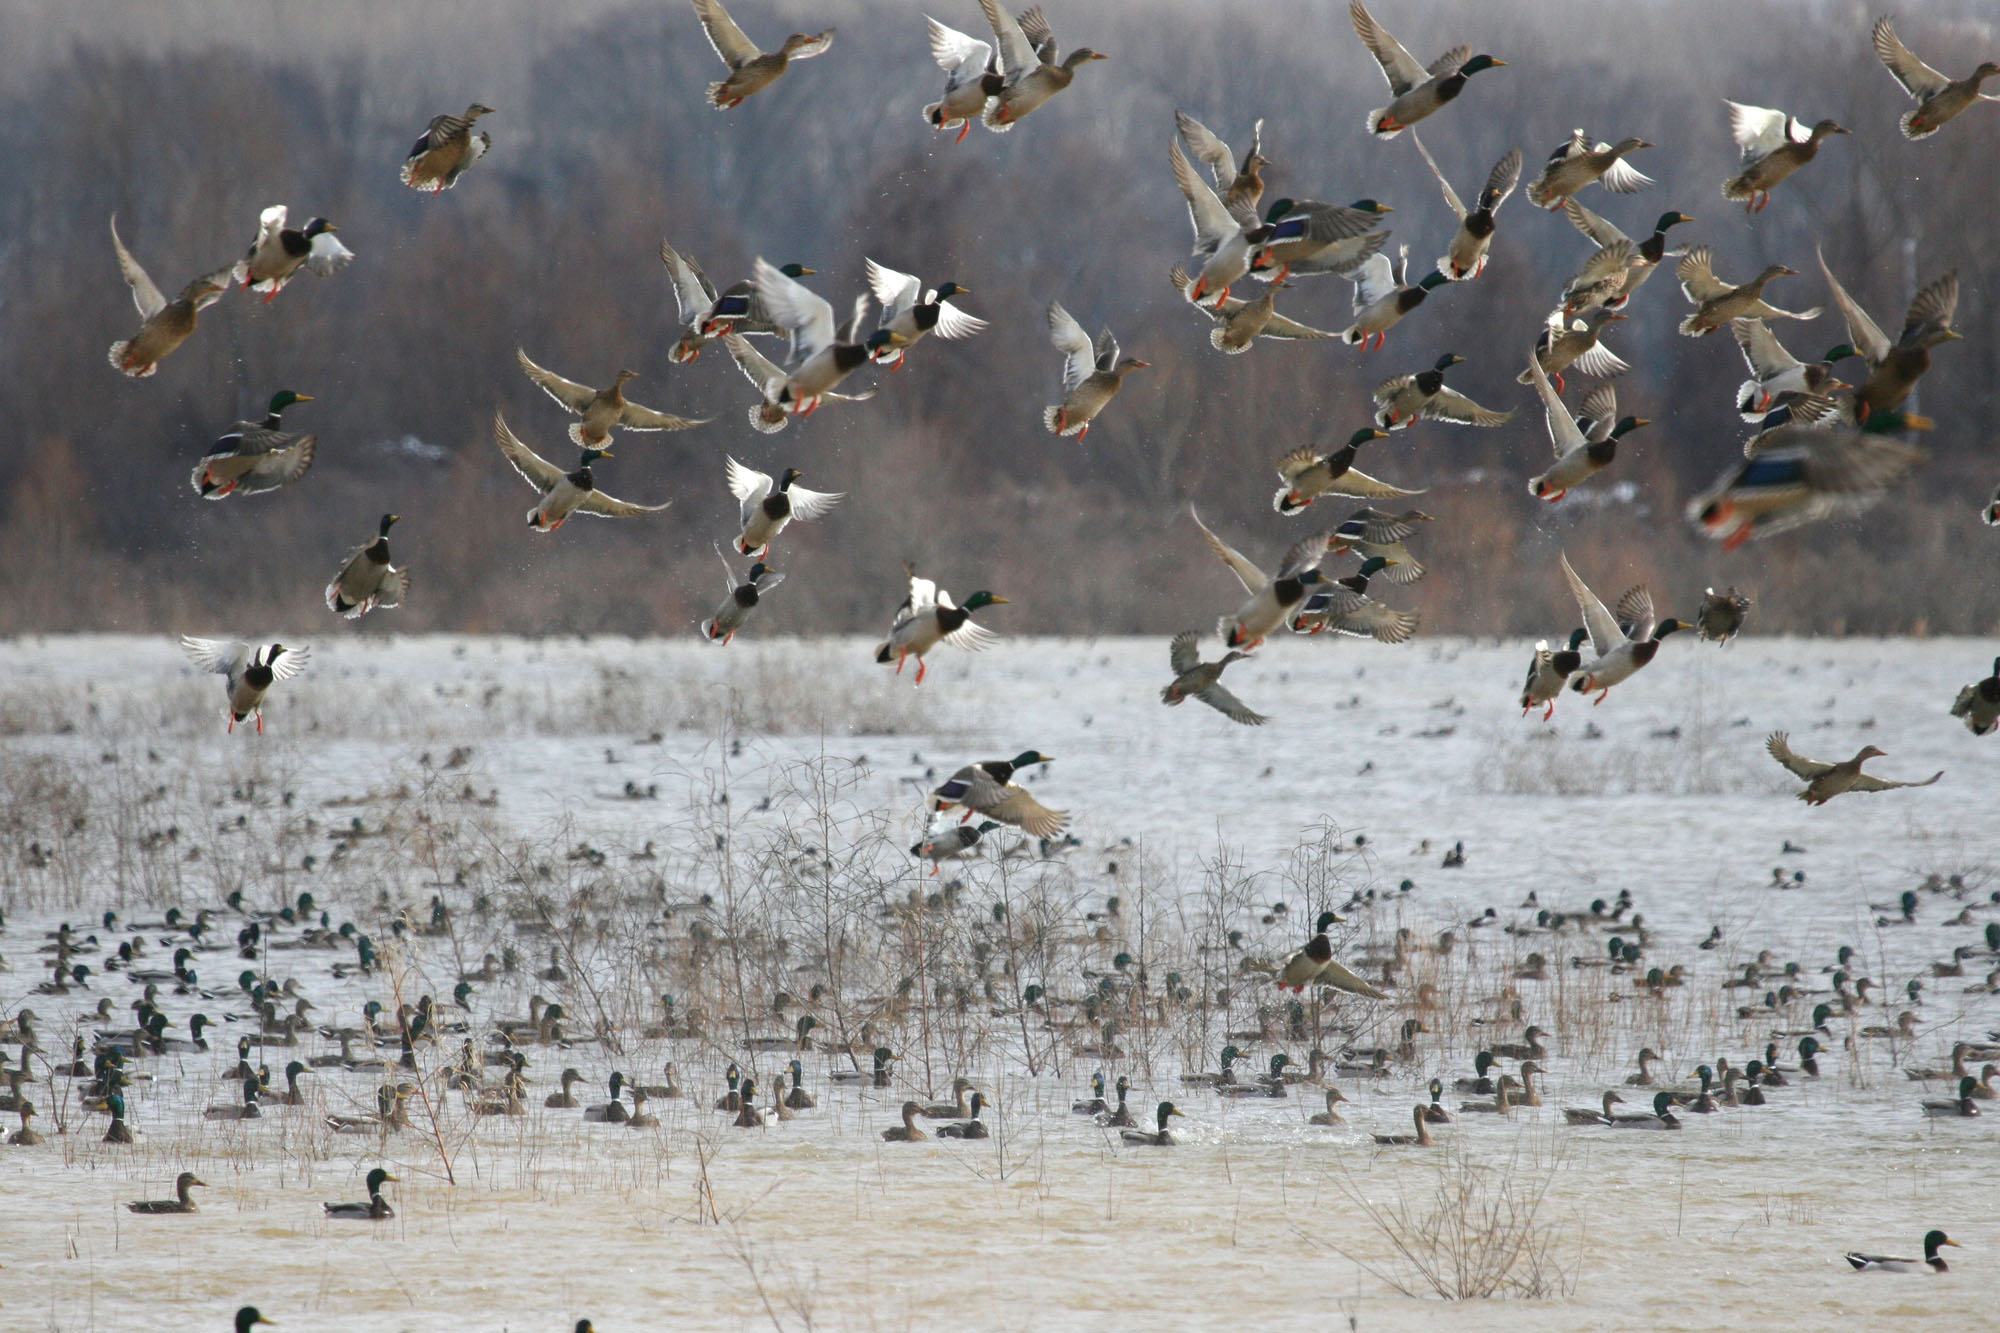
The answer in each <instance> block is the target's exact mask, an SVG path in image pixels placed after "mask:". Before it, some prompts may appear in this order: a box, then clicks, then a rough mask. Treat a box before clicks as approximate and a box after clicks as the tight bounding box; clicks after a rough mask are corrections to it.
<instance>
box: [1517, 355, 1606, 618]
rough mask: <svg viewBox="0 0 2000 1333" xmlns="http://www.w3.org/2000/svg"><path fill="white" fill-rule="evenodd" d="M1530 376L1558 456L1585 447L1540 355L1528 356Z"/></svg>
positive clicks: (1565, 564)
mask: <svg viewBox="0 0 2000 1333" xmlns="http://www.w3.org/2000/svg"><path fill="white" fill-rule="evenodd" d="M1528 376H1529V378H1530V379H1532V380H1533V381H1534V385H1535V392H1536V393H1538V394H1540V395H1541V399H1542V415H1543V417H1544V418H1545V419H1546V420H1547V421H1548V425H1549V443H1550V444H1551V445H1553V446H1555V451H1556V457H1557V458H1561V457H1563V456H1564V455H1566V454H1568V453H1569V451H1570V450H1572V449H1581V448H1583V445H1584V440H1583V432H1582V431H1580V430H1578V429H1577V425H1576V418H1574V417H1572V416H1571V415H1570V414H1569V409H1568V408H1566V407H1564V406H1563V401H1562V399H1561V398H1558V397H1557V396H1556V386H1555V385H1553V384H1551V383H1549V375H1548V372H1547V371H1545V370H1543V369H1542V359H1541V358H1540V357H1538V356H1530V357H1529V358H1528ZM1563 568H1564V570H1568V569H1569V561H1568V559H1567V558H1565V559H1564V560H1563ZM1570 579H1571V584H1572V586H1573V587H1577V588H1580V587H1582V586H1583V585H1582V584H1580V583H1577V582H1576V581H1575V580H1576V576H1575V574H1574V573H1572V574H1571V575H1570ZM1585 591H1586V592H1587V591H1588V589H1585ZM1579 600H1580V599H1579ZM1593 600H1594V599H1593Z"/></svg>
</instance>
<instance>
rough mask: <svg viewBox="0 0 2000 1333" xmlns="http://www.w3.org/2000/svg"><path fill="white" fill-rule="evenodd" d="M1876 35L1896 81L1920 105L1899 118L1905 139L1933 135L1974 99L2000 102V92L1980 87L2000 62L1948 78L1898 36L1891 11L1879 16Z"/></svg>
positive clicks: (1982, 64) (1999, 69) (1879, 50)
mask: <svg viewBox="0 0 2000 1333" xmlns="http://www.w3.org/2000/svg"><path fill="white" fill-rule="evenodd" d="M1873 37H1874V42H1875V54H1876V55H1877V56H1879V57H1880V58H1881V60H1882V63H1883V64H1884V65H1886V66H1887V67H1888V69H1889V72H1890V73H1891V74H1893V75H1895V76H1896V82H1897V83H1900V84H1902V85H1903V91H1904V92H1906V93H1908V94H1909V95H1910V96H1911V97H1914V98H1915V99H1916V101H1917V109H1916V110H1914V111H1905V112H1904V113H1903V115H1902V119H1900V120H1899V121H1897V124H1898V125H1899V126H1901V128H1902V131H1903V137H1904V138H1905V139H1928V138H1930V136H1931V135H1933V134H1936V133H1937V132H1938V131H1939V130H1941V129H1943V128H1944V124H1945V122H1946V121H1948V120H1950V119H1952V117H1954V116H1956V115H1957V114H1958V113H1959V112H1961V111H1963V110H1965V109H1966V108H1967V107H1969V106H1971V105H1972V104H1973V103H1974V102H2000V96H1996V95H1994V94H1993V93H1983V92H1981V91H1979V89H1980V85H1981V84H1983V83H1985V82H1986V80H1988V79H1990V78H1993V77H1995V76H1996V75H2000V64H1996V63H1995V62H1993V61H1991V60H1982V61H1980V62H1979V68H1977V69H1975V70H1973V71H1972V73H1970V74H1968V75H1967V76H1966V77H1964V78H1962V79H1947V78H1946V77H1945V76H1944V75H1942V74H1940V73H1938V72H1937V71H1936V70H1934V69H1932V68H1931V67H1930V66H1929V65H1926V64H1925V63H1924V62H1923V61H1921V60H1919V59H1917V57H1916V56H1915V55H1913V54H1912V53H1911V51H1910V48H1909V47H1907V46H1904V45H1903V43H1902V40H1901V39H1900V38H1898V37H1897V36H1896V25H1895V22H1894V21H1893V20H1892V19H1890V18H1889V16H1888V15H1886V14H1885V15H1883V16H1882V17H1881V18H1879V19H1876V20H1875V31H1874V34H1873Z"/></svg>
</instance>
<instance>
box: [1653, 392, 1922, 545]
mask: <svg viewBox="0 0 2000 1333" xmlns="http://www.w3.org/2000/svg"><path fill="white" fill-rule="evenodd" d="M1930 426H1931V422H1930V419H1929V418H1928V417H1919V416H1914V415H1910V414H1908V413H1903V412H1877V413H1875V414H1874V415H1873V416H1871V417H1870V418H1869V420H1868V424H1867V425H1866V426H1862V427H1853V426H1835V427H1833V428H1822V427H1819V426H1804V425H1786V426H1780V427H1777V428H1775V429H1772V430H1767V431H1764V432H1762V433H1760V434H1759V435H1758V436H1757V437H1756V438H1754V439H1753V440H1751V441H1750V443H1749V444H1747V445H1746V446H1745V453H1746V454H1748V455H1749V456H1748V457H1747V458H1745V459H1744V461H1743V462H1741V463H1739V464H1737V465H1736V466H1734V467H1732V468H1730V469H1729V470H1728V471H1727V472H1725V473H1724V474H1723V475H1722V476H1721V477H1720V478H1718V479H1717V480H1716V482H1715V484H1714V485H1713V486H1710V487H1709V488H1708V489H1707V490H1705V491H1703V492H1702V493H1701V494H1699V495H1697V496H1695V497H1694V498H1693V499H1692V500H1690V501H1688V505H1687V516H1688V520H1689V521H1690V522H1692V523H1694V524H1695V525H1696V526H1697V527H1699V528H1701V529H1702V530H1703V531H1704V532H1706V533H1707V534H1708V535H1709V536H1710V537H1711V538H1714V539H1716V540H1718V541H1720V542H1721V543H1722V549H1723V550H1725V551H1733V550H1735V549H1736V548H1737V547H1739V546H1741V545H1743V543H1745V542H1747V541H1749V540H1750V539H1751V538H1753V537H1768V536H1771V535H1773V534H1775V533H1780V532H1787V531H1790V530H1791V529H1793V528H1796V527H1800V526H1802V525H1803V524H1807V523H1812V522H1816V521H1817V520H1819V519H1823V518H1830V517H1835V516H1841V517H1846V516H1851V515H1854V514H1859V513H1861V512H1863V511H1864V510H1866V509H1868V508H1869V507H1870V506H1872V505H1874V504H1875V503H1876V502H1877V501H1879V500H1880V499H1881V498H1882V496H1883V495H1884V494H1886V493H1887V491H1888V490H1889V488H1890V487H1892V486H1894V485H1895V484H1896V483H1897V482H1899V481H1901V480H1902V479H1903V478H1904V477H1906V476H1908V475H1909V472H1910V470H1911V469H1912V468H1914V467H1915V466H1916V465H1917V464H1918V463H1920V462H1922V461H1923V460H1924V458H1925V456H1926V455H1925V451H1924V450H1923V449H1921V448H1919V447H1918V446H1916V445H1913V444H1908V443H1905V442H1904V441H1902V440H1899V439H1896V438H1895V437H1894V436H1892V435H1891V434H1890V433H1889V432H1891V431H1896V430H1904V429H1910V430H1928V429H1930Z"/></svg>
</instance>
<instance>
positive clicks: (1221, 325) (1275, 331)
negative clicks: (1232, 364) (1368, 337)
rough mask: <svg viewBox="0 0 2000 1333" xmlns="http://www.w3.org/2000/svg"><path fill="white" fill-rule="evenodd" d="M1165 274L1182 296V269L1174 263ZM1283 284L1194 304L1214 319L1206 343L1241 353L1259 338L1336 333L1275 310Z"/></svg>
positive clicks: (1185, 285) (1185, 284) (1184, 289)
mask: <svg viewBox="0 0 2000 1333" xmlns="http://www.w3.org/2000/svg"><path fill="white" fill-rule="evenodd" d="M1167 277H1168V278H1169V279H1171V280H1172V282H1173V284H1174V290H1175V291H1177V292H1179V293H1181V294H1182V295H1183V296H1185V295H1186V294H1187V288H1188V275H1187V270H1186V269H1184V268H1182V267H1181V266H1180V265H1178V264H1176V265H1174V267H1173V268H1171V269H1169V270H1168V271H1167ZM1287 285H1288V284H1286V283H1284V282H1273V283H1271V284H1270V286H1268V287H1266V288H1265V289H1264V294H1263V295H1262V296H1260V297H1258V298H1257V299H1256V300H1254V301H1245V300H1243V299H1241V298H1240V297H1235V296H1226V297H1224V298H1223V299H1222V300H1220V301H1216V302H1214V303H1212V304H1210V305H1196V306H1195V309H1197V310H1199V311H1201V313H1202V314H1204V315H1207V316H1208V317H1209V319H1211V320H1213V321H1214V323H1215V327H1214V328H1212V329H1210V330H1209V331H1208V345H1209V346H1210V347H1213V348H1214V349H1215V350H1216V351H1218V352H1223V353H1226V354H1228V355H1230V356H1241V355H1242V354H1243V353H1245V352H1247V351H1249V350H1250V344H1251V343H1252V342H1254V341H1256V340H1257V339H1259V338H1284V339H1292V340H1310V339H1318V338H1332V337H1336V336H1338V335H1336V334H1335V333H1333V332H1332V331H1331V330H1329V329H1316V328H1313V327H1312V326H1310V325H1307V324H1301V323H1299V322H1298V321H1297V320H1295V319H1290V318H1288V317H1286V316H1284V315H1281V314H1279V313H1278V310H1277V305H1278V293H1279V292H1281V291H1283V290H1284V289H1285V287H1286V286H1287Z"/></svg>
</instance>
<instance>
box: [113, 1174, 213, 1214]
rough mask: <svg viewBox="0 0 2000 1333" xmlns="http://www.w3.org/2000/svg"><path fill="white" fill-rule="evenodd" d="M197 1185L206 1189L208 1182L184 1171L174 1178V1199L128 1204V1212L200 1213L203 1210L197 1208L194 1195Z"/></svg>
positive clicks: (147, 1200) (149, 1200)
mask: <svg viewBox="0 0 2000 1333" xmlns="http://www.w3.org/2000/svg"><path fill="white" fill-rule="evenodd" d="M197 1185H200V1186H201V1187H202V1188H204V1189H206V1188H207V1187H208V1182H207V1181H205V1180H203V1179H202V1178H201V1177H200V1176H197V1175H196V1174H195V1173H194V1172H192V1171H183V1172H181V1173H180V1175H178V1176H176V1177H175V1178H174V1197H173V1198H171V1199H142V1200H140V1201H139V1202H137V1203H128V1204H126V1205H125V1208H126V1210H127V1211H128V1212H134V1213H198V1212H200V1211H201V1210H200V1209H199V1208H197V1207H195V1204H194V1195H193V1190H194V1187H195V1186H197Z"/></svg>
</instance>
